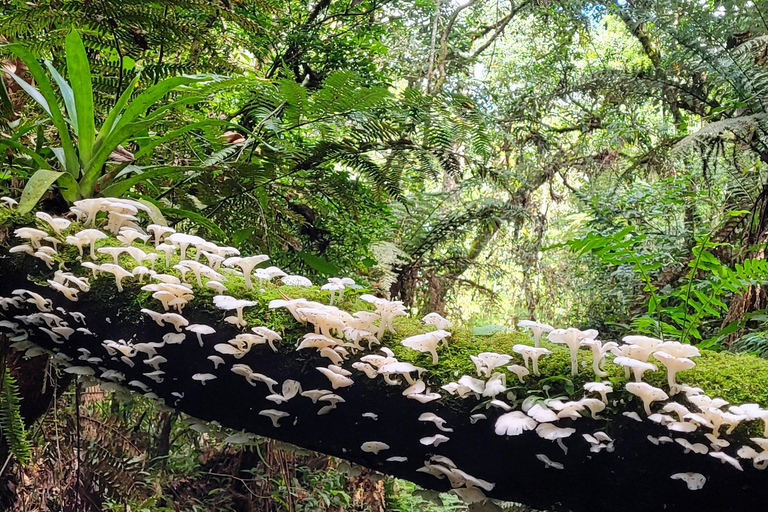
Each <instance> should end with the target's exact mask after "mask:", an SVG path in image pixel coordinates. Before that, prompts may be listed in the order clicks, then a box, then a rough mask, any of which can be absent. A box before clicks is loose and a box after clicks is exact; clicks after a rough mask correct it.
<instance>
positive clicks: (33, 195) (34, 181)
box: [16, 169, 64, 213]
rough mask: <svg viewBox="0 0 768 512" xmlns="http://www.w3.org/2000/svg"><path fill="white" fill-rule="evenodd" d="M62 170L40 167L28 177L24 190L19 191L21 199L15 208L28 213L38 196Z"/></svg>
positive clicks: (43, 192)
mask: <svg viewBox="0 0 768 512" xmlns="http://www.w3.org/2000/svg"><path fill="white" fill-rule="evenodd" d="M63 174H64V173H63V172H57V171H50V170H48V169H40V170H39V171H37V172H36V173H35V174H33V175H32V177H31V178H29V181H27V184H26V186H25V187H24V190H23V191H22V193H21V200H20V201H19V206H18V207H17V208H16V210H17V211H18V212H19V213H28V212H30V211H32V208H34V207H35V205H36V204H37V203H38V201H40V198H41V197H43V195H44V194H45V193H46V192H47V191H48V189H49V188H50V186H51V185H53V184H54V183H55V182H56V180H57V179H59V177H60V176H61V175H63Z"/></svg>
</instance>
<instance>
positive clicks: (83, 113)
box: [65, 30, 96, 162]
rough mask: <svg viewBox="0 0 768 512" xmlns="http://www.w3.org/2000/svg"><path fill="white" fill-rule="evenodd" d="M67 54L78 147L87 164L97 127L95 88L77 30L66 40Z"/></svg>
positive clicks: (82, 158)
mask: <svg viewBox="0 0 768 512" xmlns="http://www.w3.org/2000/svg"><path fill="white" fill-rule="evenodd" d="M65 47H66V53H67V74H68V75H69V80H70V82H72V92H73V93H74V96H75V108H76V110H77V133H78V138H77V145H78V148H79V149H80V160H81V161H83V162H87V161H88V160H90V159H91V151H92V148H93V142H94V138H95V137H96V127H95V126H94V122H93V86H92V85H91V67H90V65H89V64H88V55H87V54H86V53H85V46H83V41H82V39H80V34H78V32H77V30H72V31H71V32H70V33H69V34H67V38H66V40H65Z"/></svg>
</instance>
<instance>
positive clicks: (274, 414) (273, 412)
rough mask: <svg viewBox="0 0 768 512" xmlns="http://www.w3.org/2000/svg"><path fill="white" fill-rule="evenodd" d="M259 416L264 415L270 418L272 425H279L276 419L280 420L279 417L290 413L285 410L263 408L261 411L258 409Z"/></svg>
mask: <svg viewBox="0 0 768 512" xmlns="http://www.w3.org/2000/svg"><path fill="white" fill-rule="evenodd" d="M259 416H266V417H267V418H269V419H270V420H272V425H274V426H275V427H279V426H280V424H279V423H278V421H280V418H285V417H286V416H290V414H288V413H287V412H285V411H278V410H277V409H265V410H263V411H259Z"/></svg>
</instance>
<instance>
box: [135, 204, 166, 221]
mask: <svg viewBox="0 0 768 512" xmlns="http://www.w3.org/2000/svg"><path fill="white" fill-rule="evenodd" d="M138 201H139V202H140V203H141V204H143V205H144V206H146V207H147V208H149V213H148V215H149V218H150V220H151V221H152V224H158V225H160V226H167V225H168V221H167V220H165V215H163V212H161V211H160V208H159V207H158V206H157V204H155V203H153V202H152V201H150V200H148V199H139V200H138Z"/></svg>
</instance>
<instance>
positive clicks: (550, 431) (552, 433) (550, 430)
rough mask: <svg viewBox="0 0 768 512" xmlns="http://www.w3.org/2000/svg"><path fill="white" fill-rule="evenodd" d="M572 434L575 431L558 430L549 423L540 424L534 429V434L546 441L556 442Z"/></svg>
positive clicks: (571, 429) (567, 429) (558, 428)
mask: <svg viewBox="0 0 768 512" xmlns="http://www.w3.org/2000/svg"><path fill="white" fill-rule="evenodd" d="M574 432H576V429H573V428H560V427H558V426H556V425H553V424H551V423H542V424H540V425H539V426H538V427H536V433H537V434H538V435H539V437H541V438H542V439H546V440H548V441H556V440H558V439H563V438H566V437H569V436H571V435H572V434H573V433H574Z"/></svg>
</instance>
